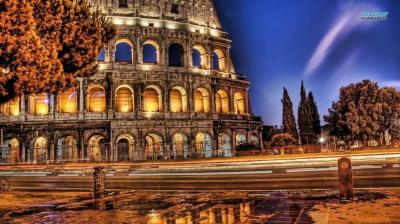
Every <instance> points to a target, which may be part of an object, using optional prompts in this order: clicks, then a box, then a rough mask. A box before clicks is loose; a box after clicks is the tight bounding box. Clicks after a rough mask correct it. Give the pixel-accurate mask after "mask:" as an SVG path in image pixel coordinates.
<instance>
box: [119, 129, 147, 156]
mask: <svg viewBox="0 0 400 224" xmlns="http://www.w3.org/2000/svg"><path fill="white" fill-rule="evenodd" d="M116 143H117V145H116V149H117V151H116V154H117V160H118V161H129V160H132V161H137V160H142V159H143V155H142V153H139V152H138V151H137V150H136V147H135V140H134V139H133V137H132V136H131V135H128V134H123V135H121V136H119V137H118V139H117V142H116Z"/></svg>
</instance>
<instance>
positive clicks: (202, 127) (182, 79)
mask: <svg viewBox="0 0 400 224" xmlns="http://www.w3.org/2000/svg"><path fill="white" fill-rule="evenodd" d="M92 2H93V4H94V5H96V6H97V7H98V8H99V9H100V10H102V11H103V12H104V13H105V14H106V15H107V16H108V17H109V19H110V20H111V21H112V22H113V23H114V24H115V25H116V26H117V35H116V37H115V38H114V39H113V40H112V41H110V42H109V43H108V44H107V45H106V46H104V49H103V50H102V51H101V53H100V55H99V58H98V61H99V71H98V73H97V75H96V76H94V77H91V78H89V79H82V80H79V82H77V85H76V86H75V87H74V88H71V89H69V90H67V91H64V92H59V93H58V94H47V93H39V94H32V95H23V96H21V97H20V98H18V99H15V100H13V101H11V102H8V103H7V104H4V105H1V111H0V112H1V117H0V129H2V138H3V144H2V147H1V156H0V158H1V162H3V163H4V162H7V163H56V162H101V161H107V162H113V161H139V160H165V159H180V160H183V159H192V158H212V157H231V156H234V155H235V153H236V152H235V151H236V150H235V149H236V148H237V146H238V145H239V144H242V143H245V142H248V143H252V144H254V145H256V146H258V147H259V148H261V147H262V125H263V123H262V120H261V118H259V117H255V116H253V115H252V113H251V108H250V104H249V85H250V83H249V81H247V79H246V78H245V77H244V76H241V75H239V74H237V73H236V72H235V67H234V65H233V63H232V60H231V57H230V48H231V41H230V39H229V38H228V34H227V33H226V32H224V31H223V30H222V27H221V25H220V22H219V20H218V17H217V14H216V10H215V8H214V5H213V2H212V0H187V1H177V0H119V1H118V0H93V1H92Z"/></svg>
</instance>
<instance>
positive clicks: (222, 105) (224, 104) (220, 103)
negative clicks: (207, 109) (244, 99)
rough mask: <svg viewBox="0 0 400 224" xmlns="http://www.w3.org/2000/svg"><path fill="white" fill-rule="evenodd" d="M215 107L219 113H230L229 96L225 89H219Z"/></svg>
mask: <svg viewBox="0 0 400 224" xmlns="http://www.w3.org/2000/svg"><path fill="white" fill-rule="evenodd" d="M215 109H216V111H217V113H224V114H227V113H229V97H228V93H226V91H225V90H219V91H218V92H217V94H216V95H215Z"/></svg>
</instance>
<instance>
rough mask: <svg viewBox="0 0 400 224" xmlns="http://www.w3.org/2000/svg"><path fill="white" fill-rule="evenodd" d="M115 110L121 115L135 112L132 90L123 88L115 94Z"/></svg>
mask: <svg viewBox="0 0 400 224" xmlns="http://www.w3.org/2000/svg"><path fill="white" fill-rule="evenodd" d="M115 104H116V105H115V110H116V112H119V113H129V112H133V109H134V108H133V105H134V99H133V91H132V89H131V88H129V87H126V86H121V87H119V88H118V89H117V91H116V93H115Z"/></svg>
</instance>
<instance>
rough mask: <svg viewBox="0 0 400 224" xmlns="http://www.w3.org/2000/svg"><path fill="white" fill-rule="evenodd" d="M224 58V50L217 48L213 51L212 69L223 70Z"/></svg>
mask: <svg viewBox="0 0 400 224" xmlns="http://www.w3.org/2000/svg"><path fill="white" fill-rule="evenodd" d="M225 65H226V59H225V55H224V52H222V51H221V50H219V49H217V50H215V51H214V52H213V69H214V70H217V71H225V69H226V68H225Z"/></svg>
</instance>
